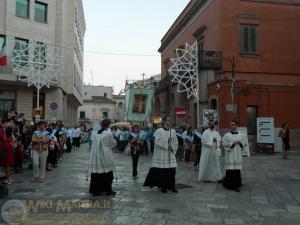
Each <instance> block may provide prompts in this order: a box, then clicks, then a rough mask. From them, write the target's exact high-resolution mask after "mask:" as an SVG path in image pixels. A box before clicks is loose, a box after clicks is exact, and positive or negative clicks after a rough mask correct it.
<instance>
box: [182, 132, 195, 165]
mask: <svg viewBox="0 0 300 225" xmlns="http://www.w3.org/2000/svg"><path fill="white" fill-rule="evenodd" d="M192 146H193V128H192V127H189V128H188V129H187V132H186V135H185V136H184V159H185V161H186V162H189V161H190V155H191V152H192Z"/></svg>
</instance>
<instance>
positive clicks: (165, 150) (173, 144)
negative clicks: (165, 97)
mask: <svg viewBox="0 0 300 225" xmlns="http://www.w3.org/2000/svg"><path fill="white" fill-rule="evenodd" d="M170 125H171V118H170V117H169V116H166V117H164V119H163V127H162V128H159V129H157V130H156V131H155V133H154V138H155V140H154V152H153V156H152V161H151V168H150V171H149V173H148V175H147V177H146V180H145V183H144V186H148V187H151V188H152V187H154V186H157V187H158V188H161V191H162V192H163V193H166V192H167V190H172V191H173V192H178V191H177V190H176V188H175V174H176V167H177V163H176V157H175V155H176V151H177V148H178V141H177V136H176V131H175V130H174V129H171V128H170Z"/></svg>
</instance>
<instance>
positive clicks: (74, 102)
mask: <svg viewBox="0 0 300 225" xmlns="http://www.w3.org/2000/svg"><path fill="white" fill-rule="evenodd" d="M0 21H1V22H0V38H1V37H2V38H5V40H6V55H7V57H8V64H7V65H6V66H1V67H0V117H5V116H6V113H7V110H9V109H11V108H15V109H16V111H17V112H18V113H24V114H25V118H26V119H27V120H32V119H33V118H34V116H35V107H36V88H35V87H33V86H31V87H27V83H22V82H20V81H18V78H17V75H16V74H15V73H13V67H12V63H11V60H12V56H13V50H14V49H18V47H20V46H21V45H23V46H24V45H26V44H28V43H30V42H33V41H35V42H41V43H46V44H48V45H49V46H50V47H52V46H53V47H60V48H61V51H62V57H63V65H64V67H63V76H62V77H61V79H60V80H59V82H58V85H55V86H52V87H50V88H42V89H41V95H40V105H41V118H42V119H45V120H47V121H51V120H56V121H58V120H61V121H63V123H65V124H66V125H72V124H74V123H76V121H77V109H78V107H79V106H80V105H82V103H83V101H82V80H83V52H84V34H85V30H86V25H85V17H84V12H83V5H82V0H39V1H35V0H0ZM29 51H33V50H30V49H29ZM29 54H30V53H29ZM53 102H55V103H56V104H57V109H56V110H54V111H53V110H52V109H51V108H50V104H51V103H53Z"/></svg>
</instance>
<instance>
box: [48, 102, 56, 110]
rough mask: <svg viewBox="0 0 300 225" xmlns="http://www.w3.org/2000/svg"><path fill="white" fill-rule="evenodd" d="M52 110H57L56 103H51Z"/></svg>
mask: <svg viewBox="0 0 300 225" xmlns="http://www.w3.org/2000/svg"><path fill="white" fill-rule="evenodd" d="M50 109H52V110H56V109H57V103H56V102H51V104H50Z"/></svg>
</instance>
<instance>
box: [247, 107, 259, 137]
mask: <svg viewBox="0 0 300 225" xmlns="http://www.w3.org/2000/svg"><path fill="white" fill-rule="evenodd" d="M257 111H258V107H257V106H247V129H248V134H252V135H256V118H257Z"/></svg>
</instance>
